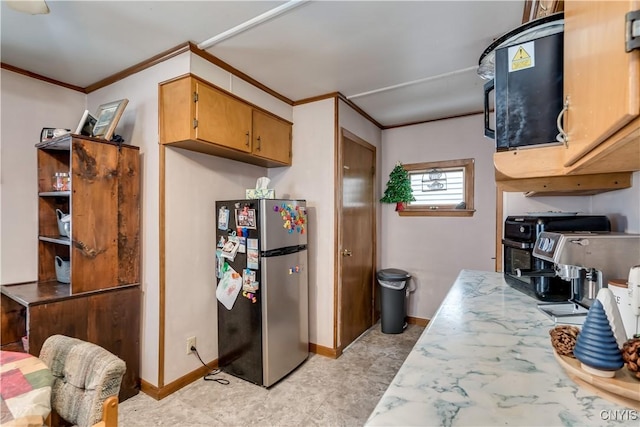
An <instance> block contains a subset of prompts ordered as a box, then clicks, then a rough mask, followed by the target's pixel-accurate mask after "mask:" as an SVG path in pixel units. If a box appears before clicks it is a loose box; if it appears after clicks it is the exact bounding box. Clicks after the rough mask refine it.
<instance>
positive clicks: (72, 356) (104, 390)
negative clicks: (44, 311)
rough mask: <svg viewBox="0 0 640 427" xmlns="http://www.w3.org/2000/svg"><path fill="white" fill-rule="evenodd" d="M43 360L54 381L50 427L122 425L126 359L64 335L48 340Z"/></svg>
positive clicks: (42, 356)
mask: <svg viewBox="0 0 640 427" xmlns="http://www.w3.org/2000/svg"><path fill="white" fill-rule="evenodd" d="M39 358H40V359H41V360H42V361H43V362H44V363H45V364H47V366H48V367H49V369H50V370H51V373H52V374H53V377H54V381H53V387H52V391H51V407H52V410H53V411H52V414H51V417H50V419H49V422H50V425H54V426H56V425H60V424H63V425H64V424H65V422H66V423H71V424H73V425H77V426H79V427H89V426H94V425H97V426H103V427H111V426H117V425H118V393H119V391H120V384H121V383H122V377H123V376H124V373H125V370H126V365H125V363H124V361H122V359H120V358H118V357H116V356H114V355H113V354H112V353H110V352H108V351H107V350H105V349H104V348H102V347H100V346H98V345H95V344H91V343H88V342H86V341H82V340H79V339H76V338H70V337H67V336H64V335H53V336H50V337H49V338H47V340H46V341H45V342H44V344H43V346H42V350H41V351H40V356H39Z"/></svg>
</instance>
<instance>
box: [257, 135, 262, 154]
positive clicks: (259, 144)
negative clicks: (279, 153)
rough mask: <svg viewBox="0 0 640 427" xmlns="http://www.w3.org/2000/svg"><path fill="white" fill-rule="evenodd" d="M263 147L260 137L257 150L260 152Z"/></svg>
mask: <svg viewBox="0 0 640 427" xmlns="http://www.w3.org/2000/svg"><path fill="white" fill-rule="evenodd" d="M261 145H262V142H261V141H260V137H258V146H257V147H256V150H258V151H260V146H261Z"/></svg>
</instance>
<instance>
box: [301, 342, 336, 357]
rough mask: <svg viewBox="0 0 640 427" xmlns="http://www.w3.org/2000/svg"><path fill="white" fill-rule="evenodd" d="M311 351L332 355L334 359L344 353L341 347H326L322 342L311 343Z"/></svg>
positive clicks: (327, 355) (326, 355)
mask: <svg viewBox="0 0 640 427" xmlns="http://www.w3.org/2000/svg"><path fill="white" fill-rule="evenodd" d="M309 351H310V352H311V353H315V354H319V355H320V356H324V357H330V358H332V359H337V358H338V357H340V355H341V354H342V349H341V348H330V347H325V346H323V345H320V344H315V343H312V342H310V343H309Z"/></svg>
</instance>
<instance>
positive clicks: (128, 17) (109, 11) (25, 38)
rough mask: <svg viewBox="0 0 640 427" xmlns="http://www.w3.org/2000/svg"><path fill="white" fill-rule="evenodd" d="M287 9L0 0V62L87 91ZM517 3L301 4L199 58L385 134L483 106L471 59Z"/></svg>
mask: <svg viewBox="0 0 640 427" xmlns="http://www.w3.org/2000/svg"><path fill="white" fill-rule="evenodd" d="M283 3H286V2H282V1H280V2H272V1H55V0H47V4H48V6H49V9H50V13H49V14H46V15H29V14H25V13H20V12H17V11H15V10H13V9H11V8H9V7H8V5H7V4H6V3H5V1H2V9H1V15H0V17H1V26H0V31H1V32H0V41H1V47H0V58H1V61H2V63H3V64H8V65H10V66H13V67H18V68H20V69H23V70H26V71H29V72H32V73H36V74H39V75H42V76H45V77H48V78H50V79H54V80H57V81H60V82H63V83H66V84H70V85H74V86H79V87H83V88H84V87H87V86H90V85H92V84H94V83H96V82H99V81H100V80H102V79H104V78H107V77H109V76H112V75H114V74H116V73H118V72H120V71H122V70H124V69H126V68H128V67H131V66H133V65H135V64H138V63H140V62H143V61H145V60H147V59H149V58H151V57H153V56H155V55H158V54H159V53H161V52H164V51H166V50H168V49H171V48H173V47H175V46H178V45H180V44H182V43H184V42H187V41H191V42H193V43H195V44H199V43H201V42H203V41H205V40H208V39H209V38H211V37H213V36H215V35H217V34H219V33H222V32H224V31H227V30H229V29H231V28H233V27H235V26H237V25H239V24H242V23H243V22H245V21H247V20H250V19H252V18H254V17H256V16H258V15H260V14H262V13H265V12H267V11H268V10H270V9H273V8H275V7H277V6H280V5H282V4H283ZM524 3H525V2H524V0H512V1H407V2H401V1H308V2H301V4H300V5H298V6H297V7H295V8H293V9H291V10H289V11H287V12H286V13H284V14H281V15H279V16H277V17H274V18H272V19H270V20H267V21H266V22H263V23H261V24H259V25H256V26H253V27H251V28H249V29H248V30H246V31H243V32H241V33H239V34H236V35H234V36H232V37H230V38H227V39H226V40H223V41H221V42H220V43H218V44H215V45H213V46H212V47H209V48H207V49H206V51H207V52H208V53H210V54H212V55H214V56H216V57H217V58H219V59H221V60H222V61H224V62H226V63H228V64H229V65H231V66H232V67H234V68H236V69H238V70H240V71H242V72H243V73H245V74H247V75H249V76H250V77H252V78H253V79H255V80H257V81H258V82H260V83H262V84H263V85H265V86H267V87H269V88H270V89H272V90H274V91H276V92H278V93H279V94H281V95H283V96H285V97H287V98H289V99H290V100H293V101H298V100H302V99H305V98H310V97H315V96H320V95H324V94H327V93H333V92H340V93H341V94H343V95H344V96H346V97H347V98H348V99H349V100H351V101H352V102H353V103H354V104H355V105H357V106H358V107H360V108H361V109H362V110H363V111H365V112H366V113H367V114H368V115H369V116H370V117H372V118H373V119H374V120H375V121H377V122H378V123H379V124H381V125H382V126H384V127H389V126H396V125H401V124H406V123H415V122H421V121H428V120H435V119H439V118H443V117H452V116H459V115H464V114H469V113H476V112H479V111H481V110H482V106H483V96H482V85H483V83H484V82H483V80H482V79H480V77H478V76H477V74H476V66H477V64H478V59H479V57H480V55H481V53H482V52H483V50H484V49H485V48H486V47H487V46H488V45H489V44H490V43H491V42H492V41H493V39H495V38H496V37H498V36H500V35H502V34H504V33H505V32H507V31H509V30H511V29H513V28H515V27H517V26H518V25H520V23H521V20H522V13H523V9H524Z"/></svg>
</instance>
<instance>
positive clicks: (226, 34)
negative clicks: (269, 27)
mask: <svg viewBox="0 0 640 427" xmlns="http://www.w3.org/2000/svg"><path fill="white" fill-rule="evenodd" d="M308 1H309V0H290V1H288V2H286V3H284V4H281V5H280V6H278V7H276V8H273V9H270V10H268V11H266V12H265V13H263V14H261V15H258V16H256V17H255V18H251V19H249V20H248V21H245V22H243V23H242V24H239V25H236V26H235V27H233V28H230V29H228V30H227V31H223V32H222V33H220V34H217V35H215V36H213V37H211V38H210V39H208V40H205V41H203V42H202V43H198V49H207V48H210V47H211V46H213V45H215V44H218V43H220V42H221V41H223V40H226V39H228V38H230V37H233V36H235V35H236V34H240V33H242V32H243V31H246V30H248V29H249V28H253V27H255V26H256V25H260V24H262V23H263V22H266V21H268V20H270V19H273V18H275V17H276V16H279V15H282V14H283V13H285V12H288V11H289V10H291V9H293V8H294V7H298V6H301V5H303V4H304V3H306V2H308Z"/></svg>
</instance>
